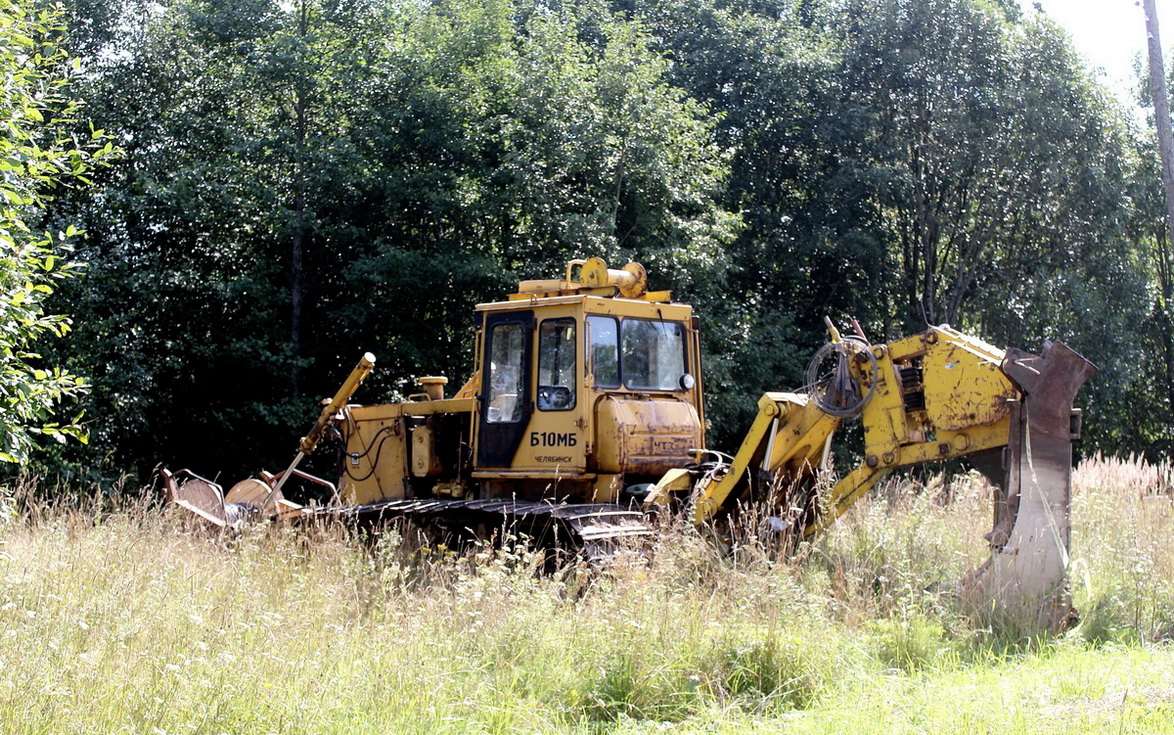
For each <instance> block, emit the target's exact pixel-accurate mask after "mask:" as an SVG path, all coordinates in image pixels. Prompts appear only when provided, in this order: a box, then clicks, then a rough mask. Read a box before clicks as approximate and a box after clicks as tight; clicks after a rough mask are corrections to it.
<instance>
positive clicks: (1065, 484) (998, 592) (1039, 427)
mask: <svg viewBox="0 0 1174 735" xmlns="http://www.w3.org/2000/svg"><path fill="white" fill-rule="evenodd" d="M1002 368H1003V372H1004V373H1006V374H1007V376H1008V377H1010V378H1011V379H1012V380H1013V381H1015V383H1016V384H1017V385H1018V386H1019V388H1020V390H1021V391H1022V394H1023V399H1022V401H1015V402H1013V403H1012V406H1011V429H1010V436H1009V441H1008V443H1007V447H1006V449H1004V450H1002V451H999V450H995V451H994V452H992V453H988V454H987V455H986V456H978V455H975V456H974V457H973V458H972V459H975V460H976V461H975V465H976V466H977V467H978V469H979V470H980V471H982V472H983V473H984V474H985V475H986V476H987V477H988V478H989V479H991V481H992V482H993V483H995V485H996V494H995V507H994V529H993V530H992V531H991V532H990V533H989V534H987V537H986V538H987V539H988V540H989V541H990V545H991V557H990V559H989V560H988V561H987V562H986V563H985V564H983V566H982V567H980V568H979V569H977V570H975V571H974V572H972V573H971V574H970V575H969V576H968V578H967V579H966V580H964V581H963V585H962V589H963V595H964V597H965V598H966V599H967V600H968V601H969V602H970V604H971V605H972V606H973V608H974V610H975V612H976V613H979V614H983V615H986V614H993V615H996V616H999V617H1002V618H1004V619H1007V620H1010V621H1018V622H1019V623H1021V625H1022V626H1023V627H1025V628H1031V629H1041V628H1042V629H1046V630H1050V631H1053V632H1057V631H1059V630H1062V629H1063V628H1064V627H1066V626H1067V625H1069V624H1070V623H1071V621H1072V620H1073V618H1074V610H1073V608H1072V601H1071V598H1070V596H1069V594H1068V585H1067V572H1068V548H1069V536H1070V529H1071V527H1070V517H1069V508H1070V505H1071V503H1070V499H1071V493H1072V441H1073V440H1075V439H1078V438H1080V411H1079V410H1077V409H1073V408H1072V401H1073V399H1074V398H1075V397H1076V394H1077V392H1079V390H1080V387H1081V386H1082V385H1084V382H1085V381H1086V380H1088V379H1089V377H1091V376H1092V375H1093V374H1094V373H1096V372H1097V367H1096V366H1095V365H1093V364H1092V363H1091V362H1089V361H1088V360H1086V359H1085V358H1083V357H1081V356H1080V355H1079V354H1077V353H1076V352H1075V351H1073V350H1072V349H1070V348H1068V347H1066V346H1065V345H1063V344H1060V343H1053V342H1046V343H1045V344H1044V349H1043V352H1042V353H1041V354H1040V355H1038V356H1037V355H1033V354H1031V353H1029V352H1024V351H1022V350H1016V349H1010V350H1007V353H1006V358H1005V359H1004V360H1003V364H1002Z"/></svg>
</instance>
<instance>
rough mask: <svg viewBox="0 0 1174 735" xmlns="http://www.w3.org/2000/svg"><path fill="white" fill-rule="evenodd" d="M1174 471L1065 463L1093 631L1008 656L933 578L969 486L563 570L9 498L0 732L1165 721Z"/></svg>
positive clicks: (973, 555)
mask: <svg viewBox="0 0 1174 735" xmlns="http://www.w3.org/2000/svg"><path fill="white" fill-rule="evenodd" d="M1168 474H1169V473H1168V472H1167V471H1166V469H1165V468H1162V467H1152V466H1147V465H1144V464H1142V463H1139V462H1136V461H1130V462H1118V461H1115V460H1109V459H1100V458H1097V459H1093V460H1089V461H1087V462H1085V463H1084V464H1083V465H1082V466H1081V468H1080V469H1079V471H1078V472H1077V474H1076V478H1075V482H1076V487H1075V490H1074V509H1073V512H1074V530H1073V538H1074V545H1073V546H1074V547H1073V560H1074V561H1073V564H1074V569H1075V574H1074V579H1075V584H1074V596H1075V598H1076V601H1077V604H1078V607H1079V608H1080V609H1081V611H1082V613H1083V616H1084V619H1083V621H1082V622H1081V624H1080V626H1079V627H1078V628H1077V629H1076V630H1075V631H1073V632H1071V633H1069V634H1068V635H1067V636H1066V637H1064V638H1062V639H1057V640H1054V641H1051V642H1047V643H1043V644H1039V643H1037V644H1035V646H1034V647H1026V648H1024V647H1020V648H1012V649H1008V648H1006V647H996V646H994V645H993V644H992V643H991V641H992V638H991V637H990V635H989V631H984V630H981V629H977V628H975V627H974V626H973V625H972V624H971V623H970V622H969V621H968V620H967V619H966V618H965V617H963V616H962V615H960V614H959V613H958V612H957V610H956V607H955V605H954V603H953V600H952V596H951V594H950V590H951V587H952V585H953V583H954V582H955V581H956V580H957V578H958V577H960V576H961V575H962V574H963V573H964V572H965V571H967V570H969V569H970V568H972V567H974V566H977V565H978V564H979V563H981V561H982V557H983V554H984V547H983V541H982V539H981V533H982V532H983V530H984V529H983V526H985V525H986V524H987V522H988V521H987V519H988V518H989V515H990V508H989V497H988V490H987V489H986V488H985V486H984V485H983V484H982V483H980V482H978V481H977V480H976V479H975V478H974V477H971V476H963V477H961V478H959V479H958V480H955V481H951V482H946V481H944V480H942V479H941V478H935V479H933V480H931V481H929V482H928V483H925V484H923V485H910V484H904V485H899V484H894V485H891V486H888V487H886V488H884V489H883V490H882V491H881V492H880V493H878V494H876V495H875V496H874V497H873V498H871V499H870V500H868V501H866V502H864V503H862V504H861V505H859V506H857V507H856V508H854V509H853V510H852V511H851V512H850V513H849V514H848V515H847V516H845V518H843V519H842V520H841V522H840V523H839V524H838V525H837V526H836V527H835V528H834V529H833V530H832V531H831V532H830V533H828V534H826V535H825V536H823V537H822V538H820V539H819V540H817V541H816V542H815V543H814V544H805V545H803V546H801V548H800V549H799V550H798V552H797V553H796V554H795V555H793V556H789V557H782V558H779V557H778V556H777V555H776V554H774V553H773V551H772V549H770V548H769V547H768V546H765V545H762V544H758V543H756V542H755V541H754V540H753V539H752V538H748V539H747V541H746V542H745V543H743V544H741V545H740V546H739V547H738V549H737V551H736V553H733V554H724V553H721V552H719V551H717V547H716V546H715V545H714V544H713V543H710V542H709V541H707V540H706V539H704V538H702V537H700V536H698V535H697V534H694V533H693V532H692V531H689V530H686V529H683V528H679V527H673V526H672V525H667V526H666V527H665V529H664V531H663V534H662V536H661V539H660V541H659V543H658V548H657V549H656V550H655V552H654V553H653V554H652V556H651V558H650V560H644V561H640V560H627V561H625V560H623V559H621V560H619V561H617V563H616V564H615V566H614V568H612V569H609V570H608V571H607V572H606V573H599V572H592V571H591V570H586V569H583V568H580V567H576V566H570V567H568V568H566V569H564V570H562V571H561V572H559V573H558V574H554V575H549V574H540V573H538V570H539V568H540V567H541V566H542V560H541V559H540V558H538V557H537V556H535V555H534V554H533V553H531V552H529V551H528V550H527V549H526V548H525V547H524V546H523V545H520V544H506V545H505V546H504V547H503V548H498V549H494V548H491V547H488V546H487V547H482V548H477V549H473V550H470V551H469V552H467V553H463V554H460V555H457V554H454V553H452V552H450V551H447V550H444V549H434V548H433V549H430V548H417V547H413V546H412V545H410V544H401V543H398V539H397V537H396V535H395V534H394V533H389V534H388V535H387V536H385V537H384V538H383V539H381V540H380V542H379V543H378V544H375V545H374V546H371V545H364V544H362V543H359V542H356V541H355V540H354V539H351V538H350V537H348V536H347V535H346V534H345V533H342V532H341V531H339V530H337V529H319V530H316V531H311V532H305V531H294V530H293V529H288V528H286V529H282V528H264V527H258V528H256V529H254V530H252V531H250V532H248V533H246V534H245V535H244V536H243V537H241V538H238V539H236V540H234V541H231V542H228V541H224V540H222V539H217V538H210V537H207V536H201V535H198V534H192V533H190V532H189V530H188V529H186V528H184V527H183V523H182V522H181V520H180V519H178V518H176V517H174V516H171V515H170V514H166V513H163V512H160V511H159V510H158V509H157V508H154V507H151V506H150V505H149V504H146V503H143V504H139V505H131V506H129V507H121V508H111V507H105V508H100V509H99V508H77V507H73V508H65V507H58V508H50V509H44V508H39V507H38V506H35V505H29V504H27V503H26V504H25V505H24V507H25V508H26V513H25V514H24V516H23V517H22V518H19V519H16V520H14V521H9V522H8V524H7V526H6V527H5V528H4V530H3V534H2V538H3V540H4V545H3V547H2V551H3V552H4V553H6V554H7V559H6V560H4V561H0V731H4V732H28V733H42V732H44V733H50V732H94V733H98V732H101V733H107V732H128V733H154V732H166V733H179V732H185V733H186V732H197V733H221V732H226V733H242V732H280V733H298V732H306V733H318V732H340V733H343V732H345V733H350V732H380V733H388V732H394V733H415V732H419V733H434V732H435V733H447V732H460V733H466V732H469V733H482V732H488V733H514V732H521V733H545V732H645V731H663V729H664V728H670V727H671V728H673V729H674V730H681V731H702V730H704V731H707V732H723V731H728V732H742V731H745V730H746V729H755V730H760V731H796V730H797V731H810V732H822V731H829V732H832V731H836V732H843V731H878V732H879V731H892V732H908V731H911V730H917V729H920V730H922V731H935V732H937V731H957V732H969V731H982V730H984V729H985V730H987V731H992V732H994V731H998V732H1013V731H1018V730H1022V731H1027V730H1028V729H1030V730H1031V731H1033V732H1035V731H1056V732H1059V731H1061V730H1062V729H1067V728H1073V729H1075V730H1079V729H1080V727H1081V726H1084V727H1087V729H1088V731H1090V732H1091V731H1094V730H1096V729H1098V728H1101V727H1107V726H1113V727H1117V726H1118V725H1122V726H1125V725H1128V726H1129V727H1134V726H1135V725H1136V726H1138V727H1142V726H1144V728H1145V729H1146V731H1154V729H1155V728H1156V729H1161V728H1163V727H1166V728H1169V726H1170V710H1169V701H1170V700H1174V690H1170V691H1167V690H1166V689H1164V688H1163V687H1168V686H1169V685H1168V684H1167V683H1166V682H1168V680H1169V675H1170V674H1171V673H1174V656H1172V655H1171V654H1170V653H1169V652H1168V651H1167V649H1166V648H1165V647H1164V646H1162V645H1161V644H1160V641H1162V640H1164V639H1165V638H1166V637H1167V636H1168V635H1169V633H1170V630H1171V624H1172V621H1174V600H1172V598H1171V595H1170V593H1171V589H1172V583H1174V573H1172V571H1174V570H1172V569H1171V564H1172V563H1174V562H1172V560H1174V555H1172V552H1174V549H1172V548H1171V545H1172V544H1174V541H1171V540H1170V538H1171V533H1170V532H1171V527H1172V524H1171V515H1170V513H1171V507H1170V496H1169V495H1168V494H1166V491H1167V489H1168V488H1169V484H1168V483H1166V484H1163V483H1164V482H1165V481H1164V480H1163V478H1164V477H1166V476H1168ZM30 508H31V509H32V510H33V511H34V512H32V513H29V512H27V509H30ZM1094 662H1096V663H1094ZM1100 662H1103V663H1105V665H1104V666H1101V665H1099V663H1100ZM1121 692H1125V693H1124V694H1122V693H1121ZM1114 697H1116V698H1115V699H1114ZM976 698H979V699H980V700H982V702H981V703H975V700H976ZM980 704H981V706H980ZM959 718H961V719H959ZM958 723H961V724H958ZM1138 723H1141V724H1140V725H1139V724H1138Z"/></svg>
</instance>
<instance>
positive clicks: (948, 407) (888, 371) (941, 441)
mask: <svg viewBox="0 0 1174 735" xmlns="http://www.w3.org/2000/svg"><path fill="white" fill-rule="evenodd" d="M833 336H838V335H835V333H833ZM871 349H872V352H873V356H874V357H875V358H876V373H875V374H872V373H871V372H870V370H869V368H868V365H869V363H868V362H866V361H853V362H852V364H851V365H850V369H851V370H852V371H853V377H854V378H855V379H856V380H858V381H859V382H860V383H861V386H862V388H864V389H867V387H868V386H869V385H870V384H871V383H875V386H874V390H873V393H872V397H871V398H870V399H869V401H868V403H867V404H866V405H865V406H864V408H863V410H862V412H861V415H860V421H861V424H862V425H863V428H864V459H863V461H861V463H860V465H859V466H858V467H856V468H855V469H853V470H852V471H851V472H850V473H848V474H847V475H846V476H844V477H843V478H842V479H841V480H839V482H837V483H836V484H835V485H834V486H832V488H831V490H830V492H829V495H828V497H827V498H825V499H824V502H823V503H822V504H821V506H822V512H821V513H820V514H819V516H818V519H817V520H814V522H813V523H812V525H810V526H809V527H808V528H806V529H804V533H805V534H806V535H811V534H813V533H815V532H817V531H819V530H822V529H824V528H826V527H827V526H828V525H829V524H830V523H832V522H834V521H835V519H836V518H839V517H840V516H841V515H842V514H843V513H844V512H845V511H846V510H847V509H848V508H849V507H851V506H852V504H853V503H855V502H856V501H857V500H858V499H860V498H861V497H862V496H863V495H864V494H865V493H866V492H867V491H868V490H869V489H870V488H872V487H874V486H875V485H876V483H877V482H879V481H880V480H881V479H882V478H884V477H885V475H887V474H888V473H889V472H891V471H892V470H894V469H896V468H899V467H909V466H912V465H917V464H922V463H925V462H931V461H936V460H943V459H951V458H954V457H962V456H965V455H968V454H973V453H975V452H979V451H982V450H985V449H992V448H997V447H1002V446H1006V445H1007V442H1008V440H1009V436H1010V419H1009V416H1010V408H1009V403H1008V402H1009V401H1013V400H1017V399H1018V397H1019V392H1018V390H1017V389H1016V388H1015V386H1014V385H1013V384H1012V383H1011V381H1010V379H1009V378H1008V377H1007V376H1006V375H1005V374H1004V373H1003V371H1002V370H1001V369H1000V367H999V366H1000V364H1001V362H1002V359H1003V351H1002V350H999V349H997V348H995V347H992V346H990V345H988V344H986V343H985V342H982V341H981V340H978V339H975V338H973V337H969V336H967V335H963V334H961V333H959V332H956V331H954V330H952V329H950V328H948V327H934V328H931V329H930V330H928V331H926V332H924V333H922V334H918V335H914V336H912V337H907V338H904V339H901V340H897V341H894V342H891V343H889V344H887V345H875V346H873V347H872V348H871ZM758 405H759V413H758V417H757V418H756V419H755V421H754V424H753V425H752V426H751V428H750V431H749V432H748V433H747V435H746V438H745V439H744V441H743V443H742V447H741V448H740V449H739V451H738V454H737V455H735V457H734V461H733V463H732V466H731V468H730V470H729V472H728V473H727V474H726V475H725V476H724V477H722V478H720V479H718V480H716V481H714V482H712V483H710V484H709V485H708V486H706V487H704V488H699V490H700V492H699V493H698V495H697V497H696V499H695V500H694V504H693V509H692V515H693V520H694V522H695V523H704V522H706V521H708V520H710V519H712V518H713V517H714V516H715V515H716V514H717V512H718V511H719V509H720V508H721V507H722V506H723V504H725V503H726V502H727V499H728V498H729V497H730V495H731V494H732V493H734V492H735V489H736V488H738V487H741V486H742V485H741V483H744V482H745V481H746V477H747V475H748V473H749V471H750V470H752V469H754V468H761V469H762V470H764V471H765V472H766V473H768V474H771V475H781V477H782V480H783V481H784V482H792V483H793V482H796V481H798V480H800V479H803V478H809V477H811V476H812V475H813V473H814V472H815V471H816V469H818V467H819V465H820V461H821V458H822V456H823V455H822V453H823V451H824V448H825V447H826V446H827V443H828V441H829V440H830V438H831V436H832V433H833V432H834V431H835V430H836V428H837V427H838V426H839V420H838V419H836V418H834V417H832V416H829V415H827V414H824V413H823V411H821V410H820V409H819V407H818V406H817V405H816V404H815V402H814V401H809V400H808V399H807V397H806V396H803V395H796V394H784V393H767V394H766V395H764V396H763V397H762V398H761V399H760V400H759V404H758Z"/></svg>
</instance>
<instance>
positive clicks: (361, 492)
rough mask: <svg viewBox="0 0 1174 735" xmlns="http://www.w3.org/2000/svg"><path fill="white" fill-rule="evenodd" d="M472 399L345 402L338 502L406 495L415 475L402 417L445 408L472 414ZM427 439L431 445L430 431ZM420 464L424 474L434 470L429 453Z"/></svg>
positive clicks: (446, 412) (440, 413) (445, 411)
mask: <svg viewBox="0 0 1174 735" xmlns="http://www.w3.org/2000/svg"><path fill="white" fill-rule="evenodd" d="M475 404H476V400H475V399H473V398H447V399H444V400H439V401H414V402H410V403H388V404H382V405H377V406H347V407H346V409H345V410H344V411H343V415H342V420H341V422H340V424H339V428H340V430H341V432H342V435H343V438H344V441H345V447H344V456H343V463H344V468H343V470H344V471H343V473H342V476H341V477H340V478H339V488H338V491H339V495H340V496H341V498H342V500H343V502H344V503H346V504H348V505H361V504H364V503H374V502H376V501H380V500H395V499H398V498H403V497H406V496H407V487H408V484H407V483H408V481H409V480H410V478H412V477H416V476H417V475H415V473H414V468H415V463H414V462H413V461H410V460H409V456H408V455H409V439H414V437H415V436H416V435H415V433H414V431H412V430H410V429H408V428H407V419H408V418H410V417H414V418H420V419H427V418H428V417H430V416H443V415H449V414H465V415H466V416H468V417H471V416H472V415H473V409H474V406H475ZM429 434H430V432H429ZM423 436H424V434H421V437H423ZM421 441H425V440H424V439H421ZM426 441H427V442H428V443H429V446H428V447H426V449H427V450H428V451H432V447H431V441H432V437H431V436H429V437H428V439H427V440H426ZM413 448H414V447H413ZM421 467H422V469H423V471H424V476H426V477H431V476H435V474H436V471H435V470H436V467H435V464H434V463H433V462H432V461H431V460H430V459H429V460H425V461H424V462H423V464H422V465H421Z"/></svg>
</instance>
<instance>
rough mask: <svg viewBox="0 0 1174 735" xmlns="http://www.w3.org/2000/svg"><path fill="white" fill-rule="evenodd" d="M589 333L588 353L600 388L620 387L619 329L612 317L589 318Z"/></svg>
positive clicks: (596, 383)
mask: <svg viewBox="0 0 1174 735" xmlns="http://www.w3.org/2000/svg"><path fill="white" fill-rule="evenodd" d="M587 332H588V334H590V335H591V344H590V345H589V346H588V348H587V349H588V353H589V354H590V356H591V373H592V374H593V375H594V376H595V385H596V386H598V387H600V388H619V387H620V349H619V344H620V341H619V328H618V326H617V324H616V320H615V319H614V318H612V317H610V316H589V317H587Z"/></svg>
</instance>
